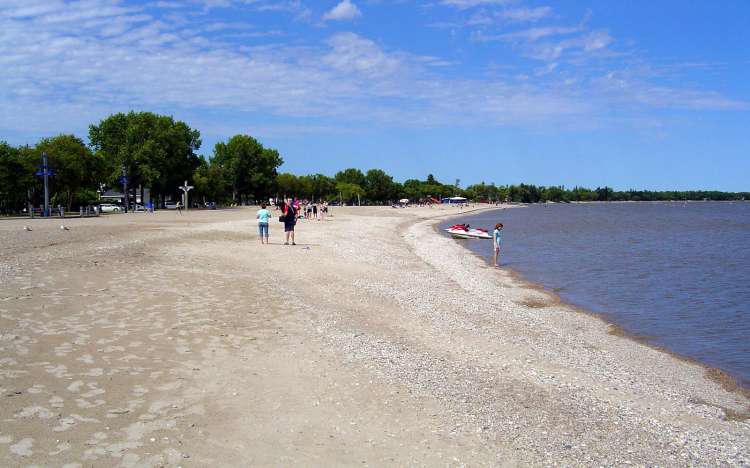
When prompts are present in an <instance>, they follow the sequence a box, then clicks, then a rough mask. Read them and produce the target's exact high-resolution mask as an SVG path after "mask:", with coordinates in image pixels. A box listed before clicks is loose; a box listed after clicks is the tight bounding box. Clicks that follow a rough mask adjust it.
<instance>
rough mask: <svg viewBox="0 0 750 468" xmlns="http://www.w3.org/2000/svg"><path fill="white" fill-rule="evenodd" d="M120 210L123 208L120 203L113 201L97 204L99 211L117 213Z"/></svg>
mask: <svg viewBox="0 0 750 468" xmlns="http://www.w3.org/2000/svg"><path fill="white" fill-rule="evenodd" d="M122 210H123V208H122V207H121V206H120V205H115V204H114V203H102V204H101V205H99V212H100V213H119V212H120V211H122Z"/></svg>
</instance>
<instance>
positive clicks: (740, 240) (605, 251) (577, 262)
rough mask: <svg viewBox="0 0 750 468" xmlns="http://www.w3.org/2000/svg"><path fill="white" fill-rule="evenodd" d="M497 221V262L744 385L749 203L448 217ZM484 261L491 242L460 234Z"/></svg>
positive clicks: (748, 354)
mask: <svg viewBox="0 0 750 468" xmlns="http://www.w3.org/2000/svg"><path fill="white" fill-rule="evenodd" d="M456 221H460V222H467V223H469V224H471V225H472V226H474V227H486V228H489V229H490V230H491V229H492V227H493V226H494V225H495V223H497V222H501V223H503V224H504V226H505V227H504V249H505V250H504V252H503V256H502V263H503V265H504V266H506V267H509V268H511V269H513V270H515V271H517V272H518V273H520V274H521V275H522V276H523V277H524V278H526V279H527V280H529V281H532V282H536V283H539V284H541V285H543V286H544V287H545V288H546V289H548V290H551V291H554V292H555V293H557V294H559V295H560V296H561V297H562V298H563V299H564V300H566V301H567V302H569V303H572V304H575V305H577V306H580V307H583V308H586V309H588V310H591V311H593V312H597V313H600V314H602V315H604V316H605V317H606V318H607V319H608V320H609V321H611V322H613V323H616V324H618V325H620V326H621V327H622V328H624V329H625V330H627V331H629V332H631V333H633V334H636V335H640V336H644V337H646V339H647V341H648V342H650V343H653V344H657V345H660V346H663V347H665V348H667V349H669V350H671V351H673V352H675V353H677V354H680V355H683V356H688V357H691V358H695V359H697V360H699V361H702V362H704V363H706V364H709V365H711V366H713V367H718V368H720V369H723V370H726V371H728V372H729V373H730V374H732V375H734V376H735V377H737V378H738V380H739V381H740V382H741V383H742V384H743V385H744V386H746V387H748V386H750V203H748V202H737V203H728V202H727V203H712V202H704V203H682V202H680V203H609V204H555V205H532V206H528V207H525V208H514V209H508V210H501V211H492V212H485V213H481V214H478V215H473V216H472V215H468V216H464V217H460V218H454V219H453V220H452V221H451V222H449V223H445V225H444V226H442V227H446V226H448V225H450V224H454V223H455V222H456ZM456 242H461V243H462V244H464V245H465V246H466V247H468V248H469V249H471V250H472V251H474V252H476V253H478V254H480V255H482V256H484V257H486V258H487V259H488V260H491V255H492V252H491V249H492V245H491V241H478V240H470V241H461V240H457V241H456Z"/></svg>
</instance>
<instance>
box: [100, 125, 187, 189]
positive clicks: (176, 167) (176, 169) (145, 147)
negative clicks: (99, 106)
mask: <svg viewBox="0 0 750 468" xmlns="http://www.w3.org/2000/svg"><path fill="white" fill-rule="evenodd" d="M89 140H90V141H91V145H92V147H93V148H94V149H95V150H96V151H97V152H99V153H100V154H102V155H103V156H104V158H105V160H106V161H107V163H108V168H109V175H108V182H110V183H113V184H114V183H116V181H117V180H118V178H119V176H120V175H121V172H122V169H123V168H124V169H125V171H126V172H127V175H128V185H129V186H130V187H132V188H133V191H135V189H136V188H137V187H138V186H141V188H143V187H150V188H151V193H152V195H153V196H156V197H158V196H159V195H174V194H176V193H177V192H178V190H179V189H178V187H179V186H180V185H181V184H182V183H183V182H184V181H185V180H189V179H190V178H191V176H192V175H193V173H194V172H195V170H196V169H197V168H198V167H199V166H200V158H199V157H198V156H197V155H196V154H195V151H197V150H198V149H199V148H200V146H201V140H200V132H198V131H197V130H193V129H191V128H190V127H189V126H188V125H187V124H185V123H184V122H180V121H175V120H174V119H173V118H172V117H170V116H164V115H157V114H153V113H151V112H137V113H136V112H129V113H128V114H123V113H119V114H113V115H111V116H109V117H107V118H106V119H104V120H102V121H101V122H100V123H99V124H98V125H91V126H90V127H89Z"/></svg>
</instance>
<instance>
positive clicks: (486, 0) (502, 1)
mask: <svg viewBox="0 0 750 468" xmlns="http://www.w3.org/2000/svg"><path fill="white" fill-rule="evenodd" d="M440 3H441V4H442V5H446V6H451V7H455V8H458V9H460V10H466V9H468V8H473V7H477V6H482V5H507V4H509V3H513V0H441V1H440Z"/></svg>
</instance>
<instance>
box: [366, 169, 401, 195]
mask: <svg viewBox="0 0 750 468" xmlns="http://www.w3.org/2000/svg"><path fill="white" fill-rule="evenodd" d="M365 183H366V185H365V187H366V194H367V198H369V199H370V200H373V201H380V202H384V201H389V200H392V199H393V198H394V197H395V196H396V184H395V183H394V182H393V177H391V176H389V175H388V174H386V173H385V171H382V170H380V169H370V170H369V171H367V174H366V175H365Z"/></svg>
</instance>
